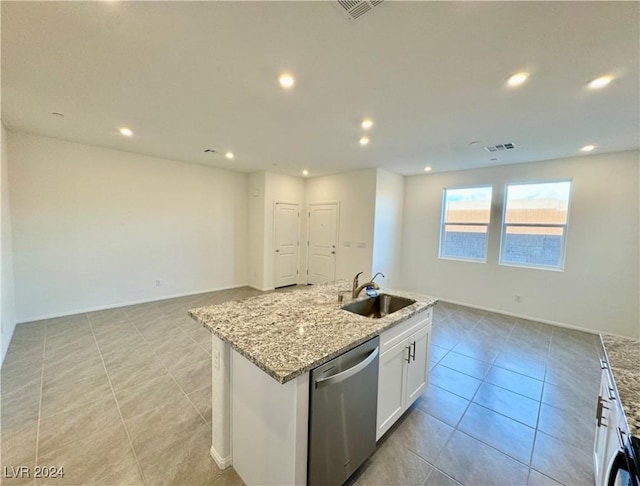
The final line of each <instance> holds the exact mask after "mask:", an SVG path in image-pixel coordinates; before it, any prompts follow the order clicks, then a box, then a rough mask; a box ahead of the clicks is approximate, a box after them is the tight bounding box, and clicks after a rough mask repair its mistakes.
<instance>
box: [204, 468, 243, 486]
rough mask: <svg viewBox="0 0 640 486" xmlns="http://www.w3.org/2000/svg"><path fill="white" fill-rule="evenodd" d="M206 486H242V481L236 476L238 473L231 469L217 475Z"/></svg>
mask: <svg viewBox="0 0 640 486" xmlns="http://www.w3.org/2000/svg"><path fill="white" fill-rule="evenodd" d="M205 485H206V486H244V481H242V479H241V478H240V476H238V473H237V472H236V471H235V469H233V468H232V467H230V468H227V469H225V470H224V471H222V472H221V473H220V474H218V475H217V476H216V477H215V478H213V480H212V481H211V482H209V483H205Z"/></svg>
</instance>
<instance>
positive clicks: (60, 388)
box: [40, 373, 112, 417]
mask: <svg viewBox="0 0 640 486" xmlns="http://www.w3.org/2000/svg"><path fill="white" fill-rule="evenodd" d="M111 395H112V392H111V386H110V385H109V381H108V380H107V375H106V373H103V374H102V375H96V376H94V377H92V378H86V379H83V380H78V381H74V382H69V383H64V384H61V385H56V386H50V387H43V388H42V409H41V412H40V413H41V416H42V417H47V416H49V415H54V414H57V413H61V412H64V411H66V410H69V409H72V408H76V407H80V406H83V405H85V404H88V403H91V402H95V401H96V400H106V399H107V398H108V397H110V396H111Z"/></svg>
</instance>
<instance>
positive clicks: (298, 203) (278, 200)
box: [271, 199, 306, 288]
mask: <svg viewBox="0 0 640 486" xmlns="http://www.w3.org/2000/svg"><path fill="white" fill-rule="evenodd" d="M278 204H290V205H292V206H298V228H297V232H296V237H297V248H298V250H297V251H298V255H297V258H296V272H297V273H296V275H297V277H296V284H299V283H300V211H301V209H302V207H303V203H300V202H294V201H284V200H280V199H274V201H273V230H272V232H273V235H272V236H273V237H272V238H271V253H273V254H274V257H273V272H272V273H273V285H272V286H271V287H272V288H275V286H276V283H277V282H276V275H277V266H276V257H275V252H276V208H277V206H278ZM305 282H306V280H305Z"/></svg>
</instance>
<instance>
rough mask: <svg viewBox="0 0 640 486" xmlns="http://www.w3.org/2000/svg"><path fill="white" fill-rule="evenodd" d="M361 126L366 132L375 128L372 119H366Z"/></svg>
mask: <svg viewBox="0 0 640 486" xmlns="http://www.w3.org/2000/svg"><path fill="white" fill-rule="evenodd" d="M360 126H361V127H362V128H364V129H365V130H369V128H371V127H372V126H373V120H372V119H371V118H365V119H364V120H362V123H361V124H360Z"/></svg>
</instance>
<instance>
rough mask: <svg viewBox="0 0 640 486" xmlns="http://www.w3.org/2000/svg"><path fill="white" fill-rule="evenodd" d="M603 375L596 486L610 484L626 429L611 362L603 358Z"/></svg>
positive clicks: (597, 412)
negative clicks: (609, 478) (622, 436)
mask: <svg viewBox="0 0 640 486" xmlns="http://www.w3.org/2000/svg"><path fill="white" fill-rule="evenodd" d="M600 362H601V367H602V376H601V378H600V394H599V396H598V404H597V408H596V435H595V443H594V449H593V462H594V467H595V477H596V486H606V485H607V484H609V480H608V475H609V470H610V469H611V465H612V463H613V460H614V459H615V458H616V456H617V455H618V452H619V451H622V443H621V437H620V434H621V432H622V431H623V430H625V429H626V425H625V418H624V412H623V411H622V405H620V404H619V401H618V398H617V396H616V389H615V386H614V384H613V379H612V378H611V374H610V372H609V364H608V363H607V361H606V360H605V359H601V360H600Z"/></svg>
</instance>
